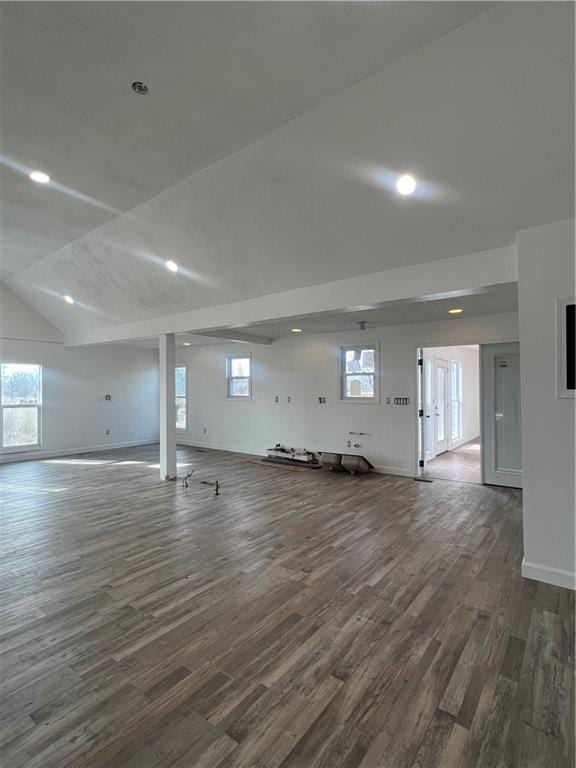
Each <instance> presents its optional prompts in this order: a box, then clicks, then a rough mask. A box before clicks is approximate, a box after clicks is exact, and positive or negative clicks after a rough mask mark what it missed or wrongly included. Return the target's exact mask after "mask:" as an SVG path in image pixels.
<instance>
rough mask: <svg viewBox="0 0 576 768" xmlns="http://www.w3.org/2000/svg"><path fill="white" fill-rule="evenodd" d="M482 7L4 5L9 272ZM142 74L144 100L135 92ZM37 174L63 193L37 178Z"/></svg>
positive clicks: (1, 27) (4, 200)
mask: <svg viewBox="0 0 576 768" xmlns="http://www.w3.org/2000/svg"><path fill="white" fill-rule="evenodd" d="M486 7H487V6H486V5H484V4H482V3H415V4H412V3H408V4H404V3H401V4H398V3H276V2H272V3H266V2H264V3H244V2H232V3H219V2H218V3H212V2H209V3H202V2H198V3H197V2H184V3H179V2H144V3H141V2H111V3H101V2H79V3H70V2H64V3H54V2H48V3H46V2H39V3H38V2H30V3H28V2H27V3H3V4H2V18H1V24H0V30H1V33H0V34H1V42H2V45H1V54H0V55H1V63H2V155H3V162H4V166H3V168H2V175H1V177H0V182H1V203H2V210H3V230H4V236H3V240H4V249H3V267H4V269H5V270H6V271H8V272H18V271H20V270H21V269H23V268H25V267H26V266H28V265H30V264H32V263H33V262H34V261H36V260H37V259H39V258H43V257H45V256H47V255H48V254H50V253H53V252H54V251H56V250H59V249H60V248H61V247H63V246H64V245H66V244H67V243H69V242H71V241H73V240H75V239H76V238H78V237H80V236H81V235H83V234H85V233H86V232H88V231H90V230H92V229H94V228H95V227H97V226H99V225H101V224H104V223H105V222H107V221H110V220H111V219H113V218H114V217H115V216H117V215H118V214H119V213H122V212H126V211H128V210H131V209H132V208H134V207H135V206H137V205H139V204H141V203H143V202H144V201H146V200H148V199H150V198H151V197H153V196H154V195H156V194H158V193H159V192H161V191H162V190H164V189H167V188H168V187H170V186H172V185H173V184H175V183H176V182H177V181H179V180H181V179H184V178H186V177H187V176H190V175H191V174H192V173H194V172H195V171H197V170H199V169H200V168H203V167H205V166H207V165H209V164H210V163H212V162H214V161H215V160H217V159H218V158H220V157H223V156H225V155H227V154H230V153H231V152H233V151H235V150H237V149H238V148H240V147H242V146H244V145H246V144H247V143H249V142H251V141H254V140H255V139H257V138H258V137H260V136H263V135H264V134H266V133H268V132H269V131H271V130H273V129H274V128H277V127H279V126H280V125H282V124H284V123H286V122H287V121H289V120H291V119H293V118H294V117H297V116H298V115H300V114H302V113H303V112H305V111H306V110H307V109H310V108H311V107H313V106H315V105H316V104H318V103H319V102H321V101H322V100H324V99H326V98H328V97H329V96H332V95H333V94H335V93H337V92H338V91H341V90H343V89H345V88H347V87H349V86H350V85H352V84H354V83H355V82H357V81H359V80H361V79H362V78H364V77H366V76H367V75H370V74H372V73H374V72H377V71H378V70H380V69H382V68H383V67H384V66H385V65H386V64H389V63H390V62H391V61H394V60H395V59H397V58H398V57H400V56H404V55H406V54H407V53H409V52H410V51H412V50H414V49H416V48H418V47H419V46H421V45H423V44H424V43H427V42H429V41H430V40H432V39H434V38H436V37H438V36H439V35H442V34H444V33H445V32H447V31H449V30H450V29H453V28H454V27H457V26H458V25H459V24H462V23H464V22H466V21H468V20H469V19H470V18H472V17H473V16H475V15H476V14H478V13H480V12H481V11H483V10H486ZM135 80H141V81H144V82H146V83H147V84H148V85H149V88H150V90H149V94H148V95H147V96H144V97H143V96H137V95H136V94H134V93H133V92H132V90H131V83H132V82H133V81H135ZM28 168H32V169H35V168H39V169H41V170H43V171H46V172H47V173H48V174H49V175H50V176H51V177H52V178H53V179H54V180H55V182H56V183H57V184H58V185H59V187H58V189H57V190H56V189H53V190H52V194H46V193H47V190H46V189H41V188H38V187H34V186H33V185H31V184H30V183H29V181H28V179H27V176H26V173H22V171H26V169H28ZM19 171H20V172H19Z"/></svg>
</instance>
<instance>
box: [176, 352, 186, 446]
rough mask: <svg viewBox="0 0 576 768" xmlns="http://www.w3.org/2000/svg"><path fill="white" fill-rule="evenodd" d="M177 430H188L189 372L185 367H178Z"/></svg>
mask: <svg viewBox="0 0 576 768" xmlns="http://www.w3.org/2000/svg"><path fill="white" fill-rule="evenodd" d="M175 378H176V392H175V395H176V429H177V430H178V431H179V432H186V430H187V429H188V407H187V406H188V370H187V368H186V366H185V365H177V366H176V377H175Z"/></svg>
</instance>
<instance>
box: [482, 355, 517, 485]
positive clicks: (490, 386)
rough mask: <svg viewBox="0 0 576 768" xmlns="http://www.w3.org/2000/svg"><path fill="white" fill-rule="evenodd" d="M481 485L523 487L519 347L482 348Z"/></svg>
mask: <svg viewBox="0 0 576 768" xmlns="http://www.w3.org/2000/svg"><path fill="white" fill-rule="evenodd" d="M482 410H483V418H482V421H483V434H484V450H483V464H484V466H483V469H484V482H485V483H489V484H493V485H505V486H509V487H512V488H521V487H522V432H521V413H520V351H519V346H518V344H489V345H485V346H483V347H482Z"/></svg>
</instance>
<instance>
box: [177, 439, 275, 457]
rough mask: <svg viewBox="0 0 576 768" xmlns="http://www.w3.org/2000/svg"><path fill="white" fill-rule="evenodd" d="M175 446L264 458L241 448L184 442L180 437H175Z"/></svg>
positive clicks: (192, 441)
mask: <svg viewBox="0 0 576 768" xmlns="http://www.w3.org/2000/svg"><path fill="white" fill-rule="evenodd" d="M176 444H177V445H185V446H186V447H187V448H199V449H200V450H202V448H206V449H207V450H209V451H226V452H227V453H243V454H244V455H245V456H266V454H265V453H255V452H253V451H247V450H245V449H241V448H230V446H229V445H221V444H220V443H203V442H200V441H198V440H186V439H183V438H182V436H181V435H179V436H177V437H176Z"/></svg>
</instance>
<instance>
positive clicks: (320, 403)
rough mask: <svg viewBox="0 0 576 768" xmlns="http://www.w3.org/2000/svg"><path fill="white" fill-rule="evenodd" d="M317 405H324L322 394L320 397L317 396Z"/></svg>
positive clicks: (324, 399)
mask: <svg viewBox="0 0 576 768" xmlns="http://www.w3.org/2000/svg"><path fill="white" fill-rule="evenodd" d="M318 405H326V398H325V397H324V395H320V397H319V398H318Z"/></svg>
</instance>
